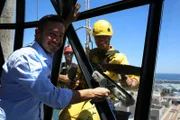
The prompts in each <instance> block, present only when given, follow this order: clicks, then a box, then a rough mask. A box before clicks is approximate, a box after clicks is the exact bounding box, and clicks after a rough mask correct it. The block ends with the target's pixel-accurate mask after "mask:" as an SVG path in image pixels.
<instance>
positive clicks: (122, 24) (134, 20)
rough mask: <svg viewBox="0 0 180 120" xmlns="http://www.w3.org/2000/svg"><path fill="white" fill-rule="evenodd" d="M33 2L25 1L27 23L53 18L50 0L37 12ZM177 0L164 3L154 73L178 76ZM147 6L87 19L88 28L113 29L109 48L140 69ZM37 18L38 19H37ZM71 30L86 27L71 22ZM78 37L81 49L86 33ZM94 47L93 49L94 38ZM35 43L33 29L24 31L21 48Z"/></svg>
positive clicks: (103, 0) (104, 0) (98, 0)
mask: <svg viewBox="0 0 180 120" xmlns="http://www.w3.org/2000/svg"><path fill="white" fill-rule="evenodd" d="M77 1H78V3H80V4H81V5H82V6H81V9H80V12H81V11H84V10H85V8H84V0H77ZM116 1H118V0H91V1H90V8H95V7H99V6H102V5H105V4H109V3H113V2H116ZM36 5H37V4H36V0H27V2H26V8H27V9H26V22H27V21H35V20H37V19H40V18H41V17H42V16H44V15H46V14H53V13H54V14H55V13H56V12H55V10H54V8H53V6H52V4H51V2H50V0H46V1H45V0H38V10H37V9H36V8H37V6H36ZM179 6H180V0H165V3H164V10H163V17H162V23H161V31H160V40H159V49H158V56H157V64H156V72H157V73H180V64H179V61H180V55H179V54H178V51H180V47H179V43H180V40H179V38H180V22H179V21H180V10H179V9H178V7H179ZM148 10H149V6H148V5H146V6H141V7H137V8H133V9H129V10H124V11H119V12H115V13H112V14H106V15H103V16H98V17H93V18H90V26H91V28H92V27H93V24H94V23H95V22H96V21H97V20H99V19H105V20H107V21H109V22H110V23H111V25H112V27H113V30H114V35H113V37H112V39H111V45H113V46H114V47H115V49H117V50H119V51H120V52H122V53H124V54H125V55H126V56H127V58H128V61H129V63H130V64H132V65H135V66H141V64H142V57H143V49H144V40H145V33H146V25H147V16H148ZM37 17H38V18H37ZM73 25H74V28H75V29H77V28H79V27H81V26H85V20H82V21H78V22H74V23H73ZM77 34H78V37H79V39H80V41H81V43H82V45H83V46H84V43H85V36H86V33H85V29H80V30H78V31H77ZM91 39H92V41H93V45H94V47H96V45H95V42H94V39H93V37H92V38H91ZM33 40H34V28H31V29H26V30H25V35H24V45H25V44H27V43H29V42H31V41H33Z"/></svg>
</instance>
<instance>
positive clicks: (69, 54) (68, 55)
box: [64, 52, 73, 62]
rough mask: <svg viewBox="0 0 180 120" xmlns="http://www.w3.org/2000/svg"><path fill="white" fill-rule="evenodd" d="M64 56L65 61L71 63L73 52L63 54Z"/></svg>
mask: <svg viewBox="0 0 180 120" xmlns="http://www.w3.org/2000/svg"><path fill="white" fill-rule="evenodd" d="M64 56H65V59H66V61H68V62H72V58H73V52H65V53H64Z"/></svg>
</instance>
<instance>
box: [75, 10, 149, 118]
mask: <svg viewBox="0 0 180 120" xmlns="http://www.w3.org/2000/svg"><path fill="white" fill-rule="evenodd" d="M148 10H149V6H142V7H137V8H133V9H129V10H124V11H120V12H116V13H111V14H108V15H102V16H97V17H94V18H89V20H90V26H88V24H86V21H85V20H82V21H78V22H75V23H73V25H74V28H75V29H76V31H77V34H78V37H79V39H80V41H81V44H82V46H83V48H84V49H85V42H86V36H87V34H86V29H87V28H88V27H89V28H90V29H91V33H92V29H93V25H94V23H95V22H96V21H98V20H107V21H109V22H110V24H111V25H112V29H113V31H114V34H113V36H112V38H111V40H110V45H112V46H113V47H114V48H115V49H116V50H118V51H119V52H120V53H123V54H125V55H126V57H127V59H128V62H129V64H130V65H133V66H137V67H141V64H142V57H143V50H144V40H145V34H146V26H147V18H148ZM91 40H92V43H93V48H97V45H96V42H95V40H94V37H93V36H92V35H91ZM90 48H92V47H91V43H90ZM127 91H128V92H129V93H131V94H132V96H133V97H134V98H135V100H136V98H137V90H134V91H132V90H127ZM116 106H117V107H116V109H117V110H120V111H125V112H130V113H131V116H130V118H133V117H134V112H135V107H136V106H135V105H133V106H129V107H126V106H123V105H122V104H121V103H120V102H119V103H116Z"/></svg>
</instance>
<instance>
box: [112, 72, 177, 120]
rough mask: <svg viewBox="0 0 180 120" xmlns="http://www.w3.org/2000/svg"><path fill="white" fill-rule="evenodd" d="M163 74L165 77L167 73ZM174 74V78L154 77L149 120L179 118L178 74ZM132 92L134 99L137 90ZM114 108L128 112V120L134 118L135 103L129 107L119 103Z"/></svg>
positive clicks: (173, 119) (172, 119)
mask: <svg viewBox="0 0 180 120" xmlns="http://www.w3.org/2000/svg"><path fill="white" fill-rule="evenodd" d="M161 75H162V74H161ZM163 75H165V76H166V77H167V76H168V75H169V74H168V75H167V74H163ZM170 75H171V74H170ZM165 76H163V77H165ZM175 76H176V78H175V79H174V80H173V79H172V78H171V79H162V78H158V79H157V78H156V79H155V82H154V86H153V94H152V100H151V112H150V118H149V120H180V74H175ZM168 77H169V76H168ZM177 78H178V79H177ZM133 94H134V97H135V99H136V98H137V92H133ZM116 109H118V110H120V111H125V112H130V113H131V116H130V117H129V120H133V119H134V118H133V116H134V112H135V105H134V106H130V107H124V106H122V105H120V106H119V107H118V108H116Z"/></svg>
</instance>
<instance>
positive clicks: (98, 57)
mask: <svg viewBox="0 0 180 120" xmlns="http://www.w3.org/2000/svg"><path fill="white" fill-rule="evenodd" d="M89 60H90V62H91V63H92V65H93V66H94V65H97V64H99V63H102V62H107V63H113V64H124V65H128V64H129V63H128V60H127V57H126V56H125V55H124V54H123V53H119V52H118V51H116V50H114V48H113V47H112V46H110V49H109V50H108V51H107V52H106V53H103V52H101V51H100V50H99V49H98V48H95V49H93V50H91V51H90V53H89ZM104 73H105V74H106V75H107V76H108V77H109V78H111V79H112V80H114V81H115V82H119V81H120V82H121V76H120V75H119V74H117V73H114V72H112V71H105V72H104ZM127 76H128V77H130V78H134V79H136V80H137V81H139V77H138V76H135V75H127ZM76 77H77V79H78V80H80V86H81V87H82V88H85V81H84V80H82V79H83V76H82V75H81V71H80V69H78V74H77V76H76ZM122 84H123V85H124V86H126V87H127V85H126V83H124V82H122Z"/></svg>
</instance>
